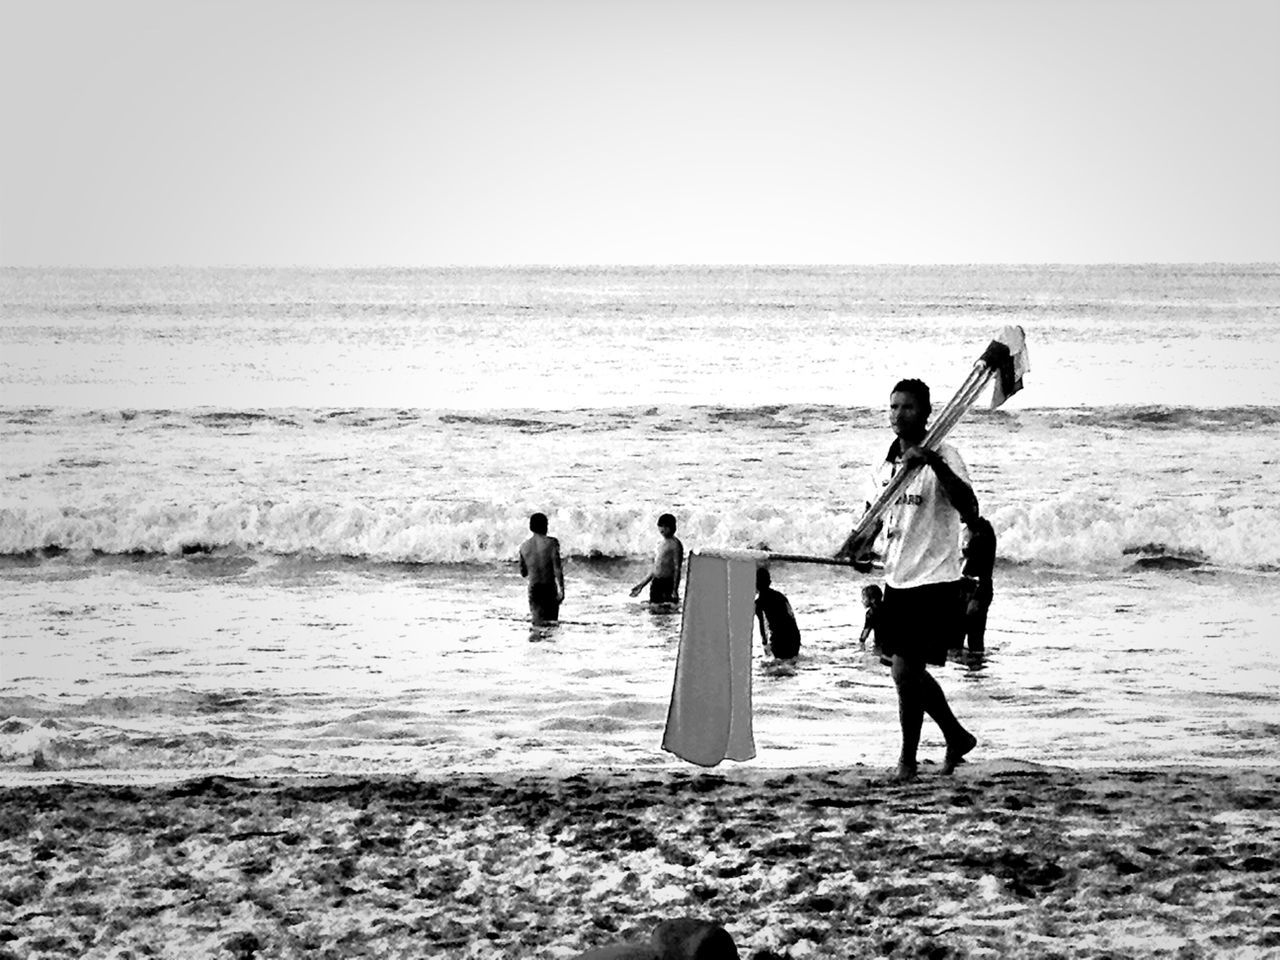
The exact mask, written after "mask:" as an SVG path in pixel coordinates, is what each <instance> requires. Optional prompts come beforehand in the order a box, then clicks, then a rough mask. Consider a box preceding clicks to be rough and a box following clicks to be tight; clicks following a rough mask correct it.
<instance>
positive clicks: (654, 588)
mask: <svg viewBox="0 0 1280 960" xmlns="http://www.w3.org/2000/svg"><path fill="white" fill-rule="evenodd" d="M658 530H659V532H661V534H662V542H661V543H659V544H658V552H657V553H656V554H654V557H653V569H652V570H651V571H650V573H649V575H648V576H647V577H645V578H644V579H643V580H641V581H640V582H639V583H637V584H636V585H635V586H634V587H632V588H631V595H632V596H633V597H638V596H640V591H641V590H643V589H644V588H645V585H646V584H647V585H648V587H649V602H650V603H677V602H679V600H680V571H681V569H682V568H683V567H684V544H683V543H681V542H680V540H679V538H677V537H676V518H675V517H673V516H672V515H671V514H669V513H664V514H663V515H662V516H660V517H659V518H658Z"/></svg>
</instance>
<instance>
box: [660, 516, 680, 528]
mask: <svg viewBox="0 0 1280 960" xmlns="http://www.w3.org/2000/svg"><path fill="white" fill-rule="evenodd" d="M658 526H660V527H670V528H671V529H672V530H674V529H675V528H676V518H675V517H673V516H672V515H671V514H669V513H664V514H663V515H662V516H660V517H659V518H658Z"/></svg>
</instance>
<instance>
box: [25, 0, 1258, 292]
mask: <svg viewBox="0 0 1280 960" xmlns="http://www.w3.org/2000/svg"><path fill="white" fill-rule="evenodd" d="M1278 39H1280V3H1276V2H1275V0H1256V2H1255V0H1207V2H1188V0H1106V2H1102V0H1070V2H1067V0H1061V2H1060V0H1043V2H1042V0H1034V2H1032V0H884V2H878V0H877V2H870V0H844V2H818V0H779V2H752V0H736V2H718V0H705V2H704V0H684V2H667V0H648V2H633V0H582V2H578V0H544V2H538V0H511V2H504V0H423V2H408V0H358V2H357V0H350V2H337V0H297V2H295V0H247V2H244V0H227V2H212V0H206V2H190V0H110V2H104V0H90V2H85V0H0V123H2V127H0V136H2V137H3V146H2V147H0V191H2V192H0V265H5V266H63V265H67V266H119V267H134V266H165V265H263V266H440V265H464V264H502V265H506V264H746V263H760V264H765V263H769V264H806V263H823V264H859V263H993V262H1028V263H1033V262H1059V263H1103V262H1192V261H1280V173H1278V171H1280V56H1277V55H1276V49H1277V41H1278Z"/></svg>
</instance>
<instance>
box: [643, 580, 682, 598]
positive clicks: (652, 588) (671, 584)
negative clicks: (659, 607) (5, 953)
mask: <svg viewBox="0 0 1280 960" xmlns="http://www.w3.org/2000/svg"><path fill="white" fill-rule="evenodd" d="M649 602H650V603H675V602H676V581H675V577H654V578H653V579H652V580H650V581H649Z"/></svg>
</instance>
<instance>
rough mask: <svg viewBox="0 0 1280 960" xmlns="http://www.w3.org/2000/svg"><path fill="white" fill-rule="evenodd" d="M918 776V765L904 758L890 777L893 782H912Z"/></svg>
mask: <svg viewBox="0 0 1280 960" xmlns="http://www.w3.org/2000/svg"><path fill="white" fill-rule="evenodd" d="M915 778H916V765H915V764H914V763H907V762H906V761H904V760H899V761H898V769H897V770H895V771H894V772H893V776H892V777H890V778H889V781H890V782H891V783H910V782H911V781H912V780H914V779H915Z"/></svg>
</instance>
